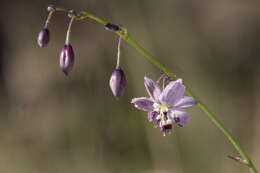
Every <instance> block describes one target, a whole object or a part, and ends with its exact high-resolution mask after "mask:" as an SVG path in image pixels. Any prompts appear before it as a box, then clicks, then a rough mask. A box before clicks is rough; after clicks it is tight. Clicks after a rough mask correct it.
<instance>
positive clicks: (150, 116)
mask: <svg viewBox="0 0 260 173" xmlns="http://www.w3.org/2000/svg"><path fill="white" fill-rule="evenodd" d="M157 115H159V112H158V111H150V112H148V121H150V122H152V121H153V120H155V118H156V116H157Z"/></svg>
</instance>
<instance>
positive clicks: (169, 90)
mask: <svg viewBox="0 0 260 173" xmlns="http://www.w3.org/2000/svg"><path fill="white" fill-rule="evenodd" d="M48 11H49V15H48V18H47V21H46V23H45V26H44V28H43V29H42V30H41V31H40V33H39V35H38V44H39V46H40V47H43V46H45V45H46V44H47V43H48V42H49V31H48V29H47V25H48V23H49V22H50V18H51V16H52V14H53V13H54V12H64V13H68V14H69V17H70V18H71V21H70V25H69V29H68V32H67V39H66V43H65V46H64V47H63V49H62V52H61V57H60V66H61V69H62V71H63V72H64V73H65V74H68V73H69V72H70V71H71V69H72V65H73V62H74V53H73V50H72V47H71V45H70V44H69V33H70V27H71V24H72V21H73V20H74V19H75V20H76V21H79V20H85V19H92V20H94V21H96V22H98V23H100V24H102V25H104V26H105V29H107V30H110V31H113V32H115V33H116V34H117V35H119V37H120V39H121V38H122V39H123V40H125V41H126V42H127V43H128V44H129V45H131V46H132V47H133V48H134V49H136V50H137V51H138V52H139V53H140V54H142V55H143V56H144V57H145V58H147V59H148V60H149V61H150V62H151V63H152V64H154V65H155V66H156V67H157V68H159V69H160V70H161V71H162V72H163V73H164V74H165V75H166V76H167V78H169V79H171V80H173V81H171V82H170V83H169V84H168V85H167V86H166V87H165V88H164V89H163V90H162V89H161V88H160V87H159V86H158V85H157V84H156V83H155V82H154V81H153V80H152V79H149V78H147V77H145V87H146V89H147V92H148V94H149V96H150V97H149V98H146V97H141V98H134V99H133V100H132V103H133V104H134V105H135V106H136V107H137V108H138V109H142V110H145V111H148V119H149V120H150V121H154V122H155V124H156V125H159V126H160V129H161V131H162V132H163V134H166V133H168V132H170V131H171V129H172V124H173V123H176V124H178V125H180V126H183V125H184V124H186V123H187V122H188V120H189V116H188V114H187V112H186V111H184V110H183V108H184V107H188V106H192V105H195V104H198V106H199V107H200V108H201V109H202V111H204V112H205V114H206V115H207V116H208V118H209V119H210V120H211V121H212V122H213V123H214V124H215V125H216V127H217V128H218V129H219V130H221V131H222V132H223V134H224V135H225V136H226V137H227V138H228V140H229V141H230V142H231V143H232V144H233V146H234V147H235V149H236V150H237V151H238V153H239V154H240V156H237V157H234V156H229V158H231V159H233V160H236V161H237V162H239V163H241V164H244V165H246V166H247V167H248V168H249V170H250V172H251V173H257V170H256V168H255V166H254V164H253V162H252V161H251V160H250V159H249V157H248V156H247V154H246V153H245V151H244V150H243V149H242V147H241V146H240V145H239V143H238V141H237V140H236V139H235V138H234V137H233V136H232V135H231V133H230V132H229V131H228V130H227V129H226V128H225V127H224V126H223V124H222V123H221V122H220V121H219V120H218V119H217V118H216V116H215V115H214V114H213V113H212V112H211V111H210V110H209V109H208V107H207V106H206V105H205V104H204V103H202V102H201V101H200V100H199V98H198V97H197V96H196V95H195V94H194V93H193V92H192V91H191V90H190V89H189V88H188V87H185V86H184V85H183V83H182V79H178V78H177V77H176V76H175V75H174V74H172V73H171V72H169V71H168V70H167V69H166V68H165V67H164V66H163V65H162V64H161V63H159V62H158V61H157V59H156V58H155V57H153V56H152V55H151V54H150V53H149V52H148V51H146V50H145V49H144V48H142V47H141V46H140V45H138V44H137V43H136V42H135V41H133V40H132V39H131V37H130V36H129V33H128V32H127V30H126V29H125V28H122V27H120V26H118V25H115V24H112V23H109V22H107V21H105V20H103V19H101V18H99V17H97V16H95V15H93V14H90V13H88V12H86V11H81V12H80V13H78V14H77V13H75V12H73V13H71V10H68V9H65V8H57V7H54V6H53V5H51V6H49V7H48ZM119 47H120V46H119ZM110 87H111V90H112V92H113V94H114V96H116V97H120V96H122V95H123V93H124V90H125V76H124V73H123V71H122V70H121V69H120V67H119V60H118V65H117V67H116V69H115V71H114V72H113V73H112V76H111V79H110ZM184 93H186V94H187V95H188V96H184Z"/></svg>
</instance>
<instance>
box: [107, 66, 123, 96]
mask: <svg viewBox="0 0 260 173" xmlns="http://www.w3.org/2000/svg"><path fill="white" fill-rule="evenodd" d="M109 85H110V88H111V90H112V93H113V94H114V96H115V97H117V98H119V97H121V96H123V94H124V92H125V88H126V79H125V74H124V72H123V70H121V68H120V67H118V68H116V69H115V70H114V71H113V72H112V74H111V77H110V81H109Z"/></svg>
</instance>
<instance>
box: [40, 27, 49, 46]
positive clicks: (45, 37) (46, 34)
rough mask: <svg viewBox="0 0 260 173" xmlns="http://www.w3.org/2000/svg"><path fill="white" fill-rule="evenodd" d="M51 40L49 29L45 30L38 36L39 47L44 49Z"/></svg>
mask: <svg viewBox="0 0 260 173" xmlns="http://www.w3.org/2000/svg"><path fill="white" fill-rule="evenodd" d="M49 40H50V33H49V30H48V29H47V28H43V29H42V30H41V31H40V32H39V35H38V45H39V46H40V47H44V46H45V45H46V44H48V42H49Z"/></svg>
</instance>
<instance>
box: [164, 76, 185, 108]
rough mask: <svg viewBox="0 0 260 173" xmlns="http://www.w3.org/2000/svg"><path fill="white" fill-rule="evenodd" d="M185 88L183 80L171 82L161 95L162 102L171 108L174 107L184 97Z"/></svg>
mask: <svg viewBox="0 0 260 173" xmlns="http://www.w3.org/2000/svg"><path fill="white" fill-rule="evenodd" d="M184 92H185V86H184V85H183V84H182V79H178V80H176V81H173V82H170V83H169V84H168V85H167V86H166V88H165V89H164V90H163V92H162V93H161V95H160V101H161V102H162V103H164V104H168V105H169V106H172V105H174V103H175V102H177V101H179V99H180V98H182V97H183V95H184Z"/></svg>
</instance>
